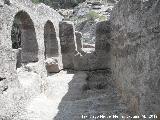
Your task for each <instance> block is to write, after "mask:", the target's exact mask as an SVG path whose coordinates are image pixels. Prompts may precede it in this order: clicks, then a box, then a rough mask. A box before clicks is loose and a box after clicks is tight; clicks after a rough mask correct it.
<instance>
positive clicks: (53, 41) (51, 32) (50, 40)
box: [44, 21, 58, 58]
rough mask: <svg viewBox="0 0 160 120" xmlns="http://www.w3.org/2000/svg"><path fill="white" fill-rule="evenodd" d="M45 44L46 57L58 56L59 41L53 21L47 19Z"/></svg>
mask: <svg viewBox="0 0 160 120" xmlns="http://www.w3.org/2000/svg"><path fill="white" fill-rule="evenodd" d="M44 44H45V58H51V57H57V56H58V41H57V38H56V32H55V28H54V25H53V23H52V22H51V21H47V23H46V24H45V26H44Z"/></svg>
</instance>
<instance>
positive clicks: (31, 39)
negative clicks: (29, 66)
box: [11, 11, 38, 68]
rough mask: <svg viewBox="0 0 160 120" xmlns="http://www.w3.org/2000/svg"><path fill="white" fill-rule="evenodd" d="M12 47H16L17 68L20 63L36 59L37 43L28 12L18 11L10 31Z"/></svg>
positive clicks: (35, 60)
mask: <svg viewBox="0 0 160 120" xmlns="http://www.w3.org/2000/svg"><path fill="white" fill-rule="evenodd" d="M11 40H12V49H17V66H16V67H17V68H18V67H20V66H21V64H22V63H30V62H37V61H38V43H37V39H36V32H35V28H34V24H33V21H32V19H31V18H30V16H29V15H28V13H26V12H25V11H20V12H18V13H17V14H16V15H15V17H14V21H13V25H12V31H11Z"/></svg>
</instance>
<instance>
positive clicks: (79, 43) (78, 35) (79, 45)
mask: <svg viewBox="0 0 160 120" xmlns="http://www.w3.org/2000/svg"><path fill="white" fill-rule="evenodd" d="M75 35H76V43H77V51H78V52H81V51H82V48H83V43H82V40H81V38H82V33H81V32H78V31H76V32H75Z"/></svg>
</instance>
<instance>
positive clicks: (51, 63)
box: [45, 58, 60, 73]
mask: <svg viewBox="0 0 160 120" xmlns="http://www.w3.org/2000/svg"><path fill="white" fill-rule="evenodd" d="M45 63H46V69H47V72H48V73H57V72H59V71H60V67H59V64H58V60H57V59H54V58H48V59H47V60H46V61H45Z"/></svg>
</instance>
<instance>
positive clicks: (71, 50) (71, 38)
mask: <svg viewBox="0 0 160 120" xmlns="http://www.w3.org/2000/svg"><path fill="white" fill-rule="evenodd" d="M59 37H60V43H61V52H62V62H63V67H64V68H65V69H73V68H74V63H73V58H74V54H75V53H77V45H76V37H75V28H74V25H73V23H72V22H69V21H62V22H60V23H59Z"/></svg>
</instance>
